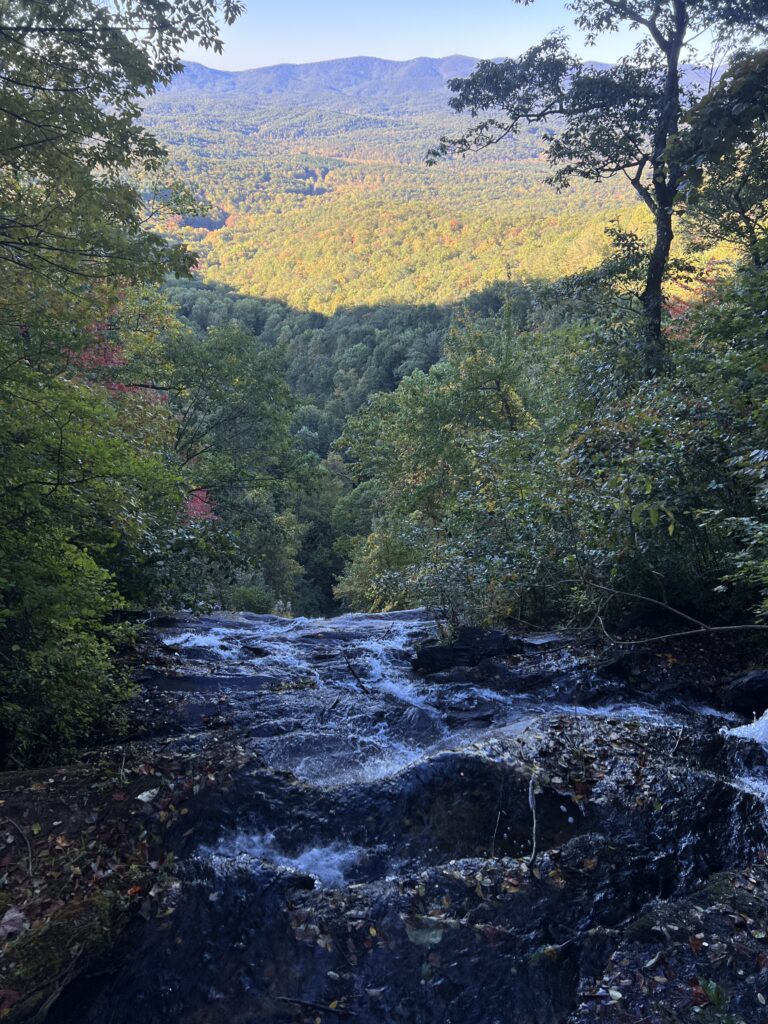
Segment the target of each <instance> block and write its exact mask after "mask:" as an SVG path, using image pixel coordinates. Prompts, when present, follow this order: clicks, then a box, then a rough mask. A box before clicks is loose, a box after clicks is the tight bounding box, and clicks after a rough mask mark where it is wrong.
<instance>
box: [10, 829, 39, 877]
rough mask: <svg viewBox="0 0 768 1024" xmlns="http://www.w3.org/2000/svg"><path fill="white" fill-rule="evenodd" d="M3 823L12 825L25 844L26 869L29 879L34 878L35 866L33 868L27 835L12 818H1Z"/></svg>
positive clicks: (30, 847) (30, 845) (30, 846)
mask: <svg viewBox="0 0 768 1024" xmlns="http://www.w3.org/2000/svg"><path fill="white" fill-rule="evenodd" d="M3 821H7V822H8V824H9V825H13V827H14V828H15V829H16V831H17V832H18V833H19V835H20V836H21V838H22V839H23V840H24V842H25V843H26V844H27V857H28V868H27V870H28V872H29V877H30V878H34V876H35V866H34V862H33V860H32V844H31V843H30V841H29V838H28V836H27V833H26V832H25V831H24V829H23V828H22V827H21V825H19V824H17V823H16V822H15V821H14V820H13V818H8V817H5V818H3Z"/></svg>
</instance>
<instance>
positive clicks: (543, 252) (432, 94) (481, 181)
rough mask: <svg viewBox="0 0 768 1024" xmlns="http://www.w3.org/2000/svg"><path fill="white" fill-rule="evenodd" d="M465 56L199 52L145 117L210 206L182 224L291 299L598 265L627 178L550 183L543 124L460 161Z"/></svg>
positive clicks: (241, 278) (461, 284)
mask: <svg viewBox="0 0 768 1024" xmlns="http://www.w3.org/2000/svg"><path fill="white" fill-rule="evenodd" d="M475 63H476V62H475V61H474V60H473V59H471V58H467V57H451V58H447V59H446V60H443V61H437V60H427V59H422V60H417V61H408V62H403V63H397V62H391V61H381V60H373V59H364V58H361V59H354V60H344V61H330V62H327V63H323V64H316V65H306V66H300V67H294V66H284V67H278V68H261V69H257V70H255V71H247V72H229V73H225V72H214V71H210V70H209V69H206V68H203V67H201V66H196V65H193V66H191V67H189V68H188V69H187V70H186V71H185V73H184V75H182V76H180V77H179V78H177V79H175V80H174V82H173V83H172V84H171V86H170V87H169V88H168V89H166V90H163V91H161V92H159V93H158V94H157V95H155V96H154V97H152V99H151V100H150V102H149V103H148V104H147V107H146V112H145V120H146V123H147V124H148V125H149V126H150V127H151V128H152V130H153V131H155V132H156V133H157V134H158V136H159V137H160V138H161V139H162V140H163V141H164V142H165V143H166V144H167V145H168V146H169V149H170V154H171V158H172V161H173V163H174V165H175V166H176V167H177V168H178V171H179V173H180V175H181V177H182V178H183V180H184V181H186V182H187V183H188V184H189V185H190V186H191V187H192V188H193V189H194V190H195V191H197V192H198V193H199V194H200V195H201V197H203V198H204V199H205V200H206V201H207V202H208V203H209V204H210V206H211V210H210V211H209V212H208V213H207V214H206V215H205V216H203V217H192V218H187V219H186V220H184V221H182V222H181V223H182V225H183V226H181V228H180V229H177V230H175V231H174V234H177V235H178V237H180V238H182V239H184V240H185V241H188V242H189V243H190V244H192V245H194V247H195V249H196V250H197V251H198V252H199V253H200V255H201V269H202V273H203V276H204V278H205V279H206V280H209V281H216V282H220V283H224V284H227V285H229V286H232V287H234V288H237V289H238V290H240V291H242V292H244V293H245V294H248V295H253V296H258V297H266V298H277V299H281V300H283V301H285V302H287V303H288V304H290V305H291V306H293V307H295V308H298V309H309V310H316V311H320V312H325V313H328V312H333V311H334V310H336V309H338V308H339V307H341V306H360V305H373V304H382V303H413V304H425V303H438V304H442V303H446V302H455V301H457V300H460V299H462V298H464V297H465V296H466V295H468V294H469V293H471V292H473V291H476V290H480V289H482V288H483V287H484V286H485V285H488V284H492V283H494V282H497V281H500V280H504V279H506V278H507V277H512V278H513V279H516V280H520V279H530V278H546V279H553V278H556V277H558V276H560V275H562V274H564V273H569V272H572V271H574V270H578V269H585V268H587V267H591V266H594V265H595V264H596V263H598V262H599V261H600V259H601V258H602V256H603V255H604V254H605V253H606V251H607V248H606V243H605V237H604V228H605V225H606V223H607V222H608V221H609V220H610V219H611V218H612V217H613V216H618V215H619V214H620V215H621V217H622V224H623V225H624V226H625V227H627V228H634V229H637V228H639V227H640V226H641V225H642V224H643V221H644V215H643V211H642V209H641V208H640V207H638V206H637V204H636V203H635V202H634V200H633V197H632V196H631V194H630V193H629V192H628V191H627V189H626V187H625V186H622V184H621V183H620V182H616V183H615V186H614V185H613V184H611V185H608V186H605V185H604V186H603V187H601V188H598V187H595V186H593V185H590V184H589V183H586V182H583V183H578V184H576V185H575V186H574V187H573V188H572V189H570V190H568V191H567V192H564V193H562V194H557V193H554V192H553V191H552V190H551V189H548V188H547V187H546V185H545V178H546V176H547V165H546V161H545V160H544V159H543V156H542V142H541V133H540V131H539V130H537V129H534V130H532V131H531V132H530V133H529V134H526V135H525V136H524V137H523V138H520V139H517V140H516V141H514V142H513V143H509V144H508V145H505V146H503V147H499V148H495V149H493V150H490V151H489V152H488V153H487V154H485V155H483V156H472V157H470V158H469V159H467V160H461V161H456V162H454V163H452V164H451V165H450V166H439V167H431V168H430V167H427V166H426V164H425V156H426V152H427V149H428V147H429V144H430V142H431V141H434V140H435V139H437V138H438V137H439V136H440V135H441V134H443V133H444V132H446V131H449V130H451V131H452V130H456V129H457V127H459V126H461V125H465V124H466V123H467V121H466V118H461V117H459V116H458V115H455V114H452V113H451V111H450V109H449V107H448V99H449V96H450V93H449V91H448V88H447V79H448V78H450V77H452V76H455V75H459V74H464V73H468V72H469V71H470V70H471V68H472V67H473V66H474V64H475Z"/></svg>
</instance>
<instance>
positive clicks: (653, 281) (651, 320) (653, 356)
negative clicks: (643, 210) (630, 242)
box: [640, 205, 674, 377]
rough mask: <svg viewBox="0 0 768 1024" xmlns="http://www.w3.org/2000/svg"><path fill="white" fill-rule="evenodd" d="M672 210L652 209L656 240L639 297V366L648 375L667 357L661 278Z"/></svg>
mask: <svg viewBox="0 0 768 1024" xmlns="http://www.w3.org/2000/svg"><path fill="white" fill-rule="evenodd" d="M673 237H674V233H673V231H672V211H671V208H670V207H666V206H663V207H662V206H661V205H660V206H659V208H658V209H657V211H656V241H655V244H654V247H653V252H652V253H651V258H650V260H649V262H648V270H647V272H646V276H645V287H644V288H643V291H642V294H641V296H640V301H641V303H642V306H643V312H644V314H645V323H644V325H643V338H642V342H641V363H642V366H641V370H642V372H643V373H644V374H645V375H646V376H648V377H655V376H657V375H658V374H659V373H660V372H661V371H662V369H663V367H664V364H665V362H666V358H667V350H666V341H665V338H664V331H663V330H662V314H663V312H664V278H665V276H666V271H667V263H668V262H669V254H670V250H671V248H672V239H673Z"/></svg>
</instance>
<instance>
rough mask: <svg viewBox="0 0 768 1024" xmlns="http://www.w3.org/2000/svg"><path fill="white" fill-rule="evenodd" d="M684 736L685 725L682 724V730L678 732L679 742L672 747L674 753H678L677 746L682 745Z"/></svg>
mask: <svg viewBox="0 0 768 1024" xmlns="http://www.w3.org/2000/svg"><path fill="white" fill-rule="evenodd" d="M682 738H683V727H682V725H681V726H680V732H679V733H678V734H677V742H676V743H675V745H674V747H672V753H673V754H676V753H677V748H678V747H679V746H680V741H681V740H682Z"/></svg>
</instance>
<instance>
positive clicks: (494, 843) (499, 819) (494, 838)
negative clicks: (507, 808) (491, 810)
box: [491, 808, 501, 857]
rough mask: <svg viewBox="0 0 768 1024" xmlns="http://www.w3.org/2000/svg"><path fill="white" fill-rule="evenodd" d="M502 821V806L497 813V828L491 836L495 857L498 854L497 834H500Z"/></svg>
mask: <svg viewBox="0 0 768 1024" xmlns="http://www.w3.org/2000/svg"><path fill="white" fill-rule="evenodd" d="M500 821H501V808H499V813H498V814H497V815H496V828H495V829H494V830H493V835H492V836H491V857H495V856H496V836H497V835H498V834H499V822H500Z"/></svg>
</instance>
